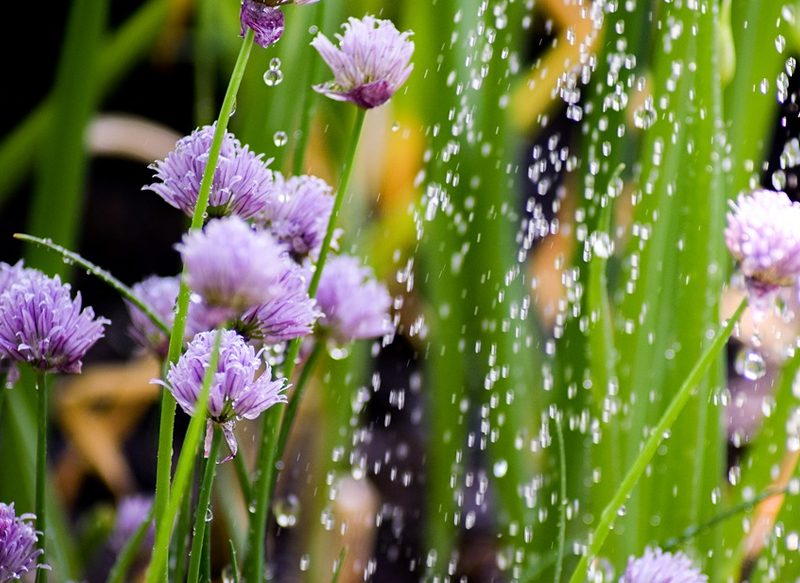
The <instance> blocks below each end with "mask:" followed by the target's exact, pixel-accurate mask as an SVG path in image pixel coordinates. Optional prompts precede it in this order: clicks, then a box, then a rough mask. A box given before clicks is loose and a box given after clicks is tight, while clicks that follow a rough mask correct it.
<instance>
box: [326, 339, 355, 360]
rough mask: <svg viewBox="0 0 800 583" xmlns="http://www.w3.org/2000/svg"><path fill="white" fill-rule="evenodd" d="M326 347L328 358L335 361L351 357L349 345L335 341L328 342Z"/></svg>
mask: <svg viewBox="0 0 800 583" xmlns="http://www.w3.org/2000/svg"><path fill="white" fill-rule="evenodd" d="M326 347H327V349H328V356H330V357H331V358H332V359H333V360H344V359H345V358H347V357H348V356H349V355H350V346H349V345H347V344H339V343H338V342H335V341H334V340H328V342H327V343H326Z"/></svg>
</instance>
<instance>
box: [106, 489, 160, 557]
mask: <svg viewBox="0 0 800 583" xmlns="http://www.w3.org/2000/svg"><path fill="white" fill-rule="evenodd" d="M152 506H153V499H152V498H151V497H149V496H129V497H127V498H124V499H123V500H121V501H120V503H119V506H118V507H117V516H116V519H115V520H114V528H113V530H112V531H111V537H110V538H109V540H108V544H109V546H110V547H111V549H112V550H113V551H114V552H115V553H119V552H121V551H122V549H123V547H124V546H125V544H126V543H127V542H128V541H129V540H130V539H131V537H132V536H133V535H134V534H136V531H137V530H138V529H139V527H140V526H141V525H142V522H143V521H144V520H146V519H147V516H148V515H149V514H150V509H151V507H152ZM154 539H155V524H154V522H153V520H151V521H150V527H149V528H148V530H147V535H146V536H145V538H144V539H142V547H141V548H142V550H148V549H150V548H152V547H153V541H154Z"/></svg>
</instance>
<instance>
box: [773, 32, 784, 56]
mask: <svg viewBox="0 0 800 583" xmlns="http://www.w3.org/2000/svg"><path fill="white" fill-rule="evenodd" d="M785 48H786V37H785V36H783V35H782V34H779V35H778V36H776V37H775V49H776V50H777V51H778V52H779V53H782V52H783V50H784V49H785Z"/></svg>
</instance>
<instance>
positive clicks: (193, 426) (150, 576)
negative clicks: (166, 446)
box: [146, 331, 222, 583]
mask: <svg viewBox="0 0 800 583" xmlns="http://www.w3.org/2000/svg"><path fill="white" fill-rule="evenodd" d="M221 341H222V333H221V332H220V331H217V333H216V340H215V342H214V350H213V351H212V352H211V358H210V359H209V362H208V368H207V369H206V371H205V376H204V377H203V386H202V388H201V389H200V394H199V395H198V397H197V403H196V404H195V413H194V415H193V416H192V420H191V421H190V422H189V428H188V429H187V430H186V437H185V439H184V442H183V447H182V448H181V453H180V456H179V457H178V466H177V468H176V470H175V480H174V482H173V484H172V489H171V491H170V493H169V497H168V499H167V505H166V508H165V509H164V511H163V514H162V516H161V517H160V518H161V520H157V522H156V537H155V544H154V545H153V555H152V558H151V560H150V565H149V566H148V568H147V576H146V582H147V583H161V582H163V581H165V580H166V579H167V565H168V562H169V542H170V538H171V535H172V525H173V524H174V522H175V517H176V516H177V515H178V510H179V509H180V507H181V504H182V503H183V497H184V496H185V495H186V492H187V489H188V487H189V482H190V481H191V479H190V478H191V476H192V471H193V470H194V464H195V458H196V453H197V449H198V447H199V446H200V442H201V441H202V438H203V432H204V430H205V428H206V419H207V416H208V400H209V395H210V394H211V384H212V382H213V381H214V374H215V373H216V371H217V363H218V362H219V347H220V342H221ZM164 392H165V393H166V392H167V391H164ZM156 518H157V519H158V518H159V517H158V515H157V514H156Z"/></svg>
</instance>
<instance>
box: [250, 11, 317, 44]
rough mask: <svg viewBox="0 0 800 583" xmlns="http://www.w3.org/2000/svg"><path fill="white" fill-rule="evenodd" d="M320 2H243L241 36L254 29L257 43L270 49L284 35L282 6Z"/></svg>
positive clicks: (254, 38)
mask: <svg viewBox="0 0 800 583" xmlns="http://www.w3.org/2000/svg"><path fill="white" fill-rule="evenodd" d="M318 1H319V0H243V2H242V9H241V12H240V14H239V20H240V22H241V30H240V36H244V35H245V33H246V32H247V29H248V28H252V29H253V33H254V37H253V40H254V41H255V43H256V44H257V45H259V46H261V47H265V48H266V47H268V46H269V45H271V44H274V43H276V42H278V40H279V39H280V38H281V36H282V35H283V29H284V18H283V12H282V11H281V9H280V6H282V5H284V4H314V3H315V2H318Z"/></svg>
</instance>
